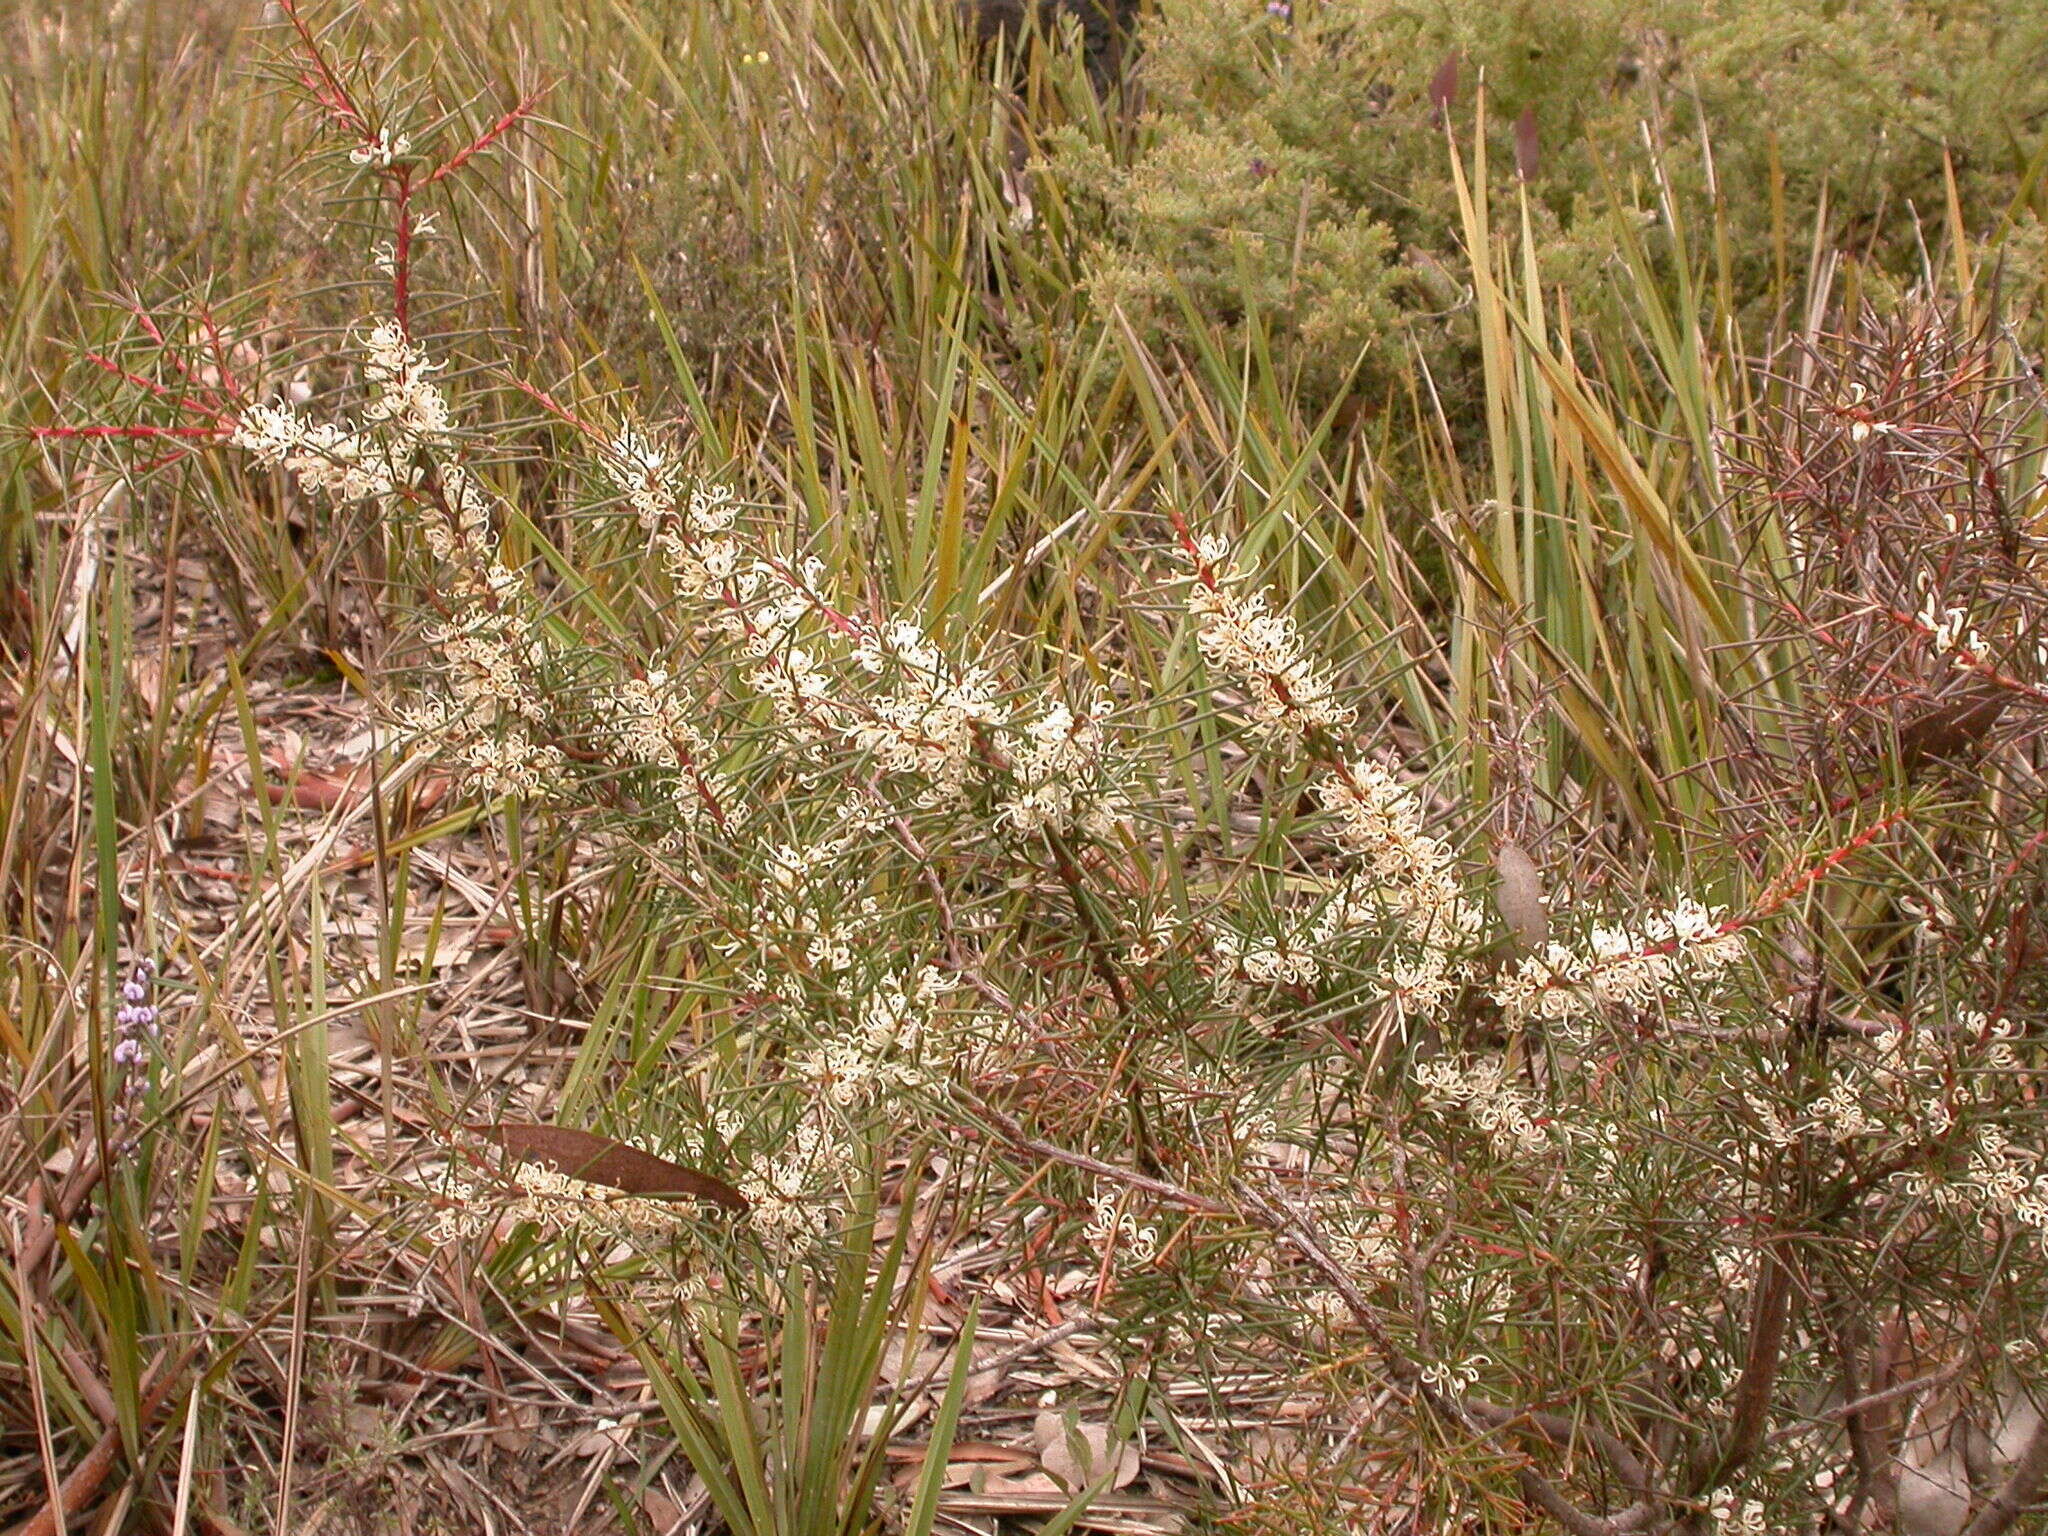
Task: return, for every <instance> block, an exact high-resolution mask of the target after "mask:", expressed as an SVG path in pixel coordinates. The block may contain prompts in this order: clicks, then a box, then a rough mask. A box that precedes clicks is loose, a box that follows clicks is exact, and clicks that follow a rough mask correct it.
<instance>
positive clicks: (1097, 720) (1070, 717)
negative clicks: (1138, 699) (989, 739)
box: [996, 695, 1128, 837]
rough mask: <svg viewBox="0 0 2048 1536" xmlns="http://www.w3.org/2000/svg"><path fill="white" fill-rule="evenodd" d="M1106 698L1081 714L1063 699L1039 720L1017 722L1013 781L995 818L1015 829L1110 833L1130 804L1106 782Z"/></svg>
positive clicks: (1057, 700)
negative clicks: (1076, 712)
mask: <svg viewBox="0 0 2048 1536" xmlns="http://www.w3.org/2000/svg"><path fill="white" fill-rule="evenodd" d="M1107 707H1108V701H1107V700H1106V699H1104V698H1103V697H1101V696H1100V695H1097V697H1096V698H1095V700H1094V702H1093V703H1092V705H1091V707H1090V709H1089V711H1088V712H1087V713H1085V714H1080V715H1077V714H1075V713H1074V712H1073V710H1071V709H1070V708H1068V707H1067V705H1066V703H1065V701H1063V700H1059V699H1055V700H1053V701H1052V702H1051V703H1049V704H1047V705H1046V707H1045V710H1044V712H1043V713H1042V714H1040V715H1039V716H1038V718H1037V719H1035V720H1032V721H1030V722H1029V723H1027V724H1024V725H1022V726H1019V727H1018V728H1017V730H1016V733H1015V734H1016V744H1015V746H1014V747H1013V748H1012V750H1011V753H1010V776H1011V784H1010V788H1009V791H1008V793H1007V794H1005V795H1004V796H1003V797H1002V800H1001V802H1000V803H999V804H998V806H997V808H996V819H997V820H998V821H1001V822H1005V823H1007V824H1008V825H1009V826H1011V827H1012V828H1014V829H1015V830H1016V831H1018V832H1021V833H1024V834H1027V835H1028V834H1030V833H1034V832H1053V833H1060V832H1068V831H1073V830H1079V831H1081V832H1084V833H1087V834H1088V835H1090V836H1093V837H1107V836H1109V835H1110V834H1111V832H1112V831H1113V830H1114V829H1115V827H1116V823H1117V821H1118V819H1119V817H1120V816H1121V815H1122V813H1123V812H1124V810H1125V809H1126V808H1127V804H1128V802H1127V801H1126V798H1125V796H1124V794H1123V792H1122V791H1121V790H1120V789H1118V788H1117V787H1116V786H1114V785H1112V784H1110V783H1108V782H1107V781H1106V776H1107V769H1108V761H1107V753H1106V752H1105V750H1104V748H1105V742H1104V733H1103V728H1102V719H1101V717H1102V715H1103V714H1104V713H1105V712H1106V710H1107Z"/></svg>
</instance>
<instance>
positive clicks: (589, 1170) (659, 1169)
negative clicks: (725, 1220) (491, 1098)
mask: <svg viewBox="0 0 2048 1536" xmlns="http://www.w3.org/2000/svg"><path fill="white" fill-rule="evenodd" d="M477 1130H478V1132H479V1133H480V1134H481V1135H483V1136H485V1137H486V1138H488V1139H489V1140H492V1141H495V1142H496V1143H497V1144H498V1145H499V1146H501V1147H503V1148H504V1149H505V1150H506V1151H507V1152H509V1153H511V1154H512V1155H513V1156H514V1157H521V1158H526V1159H528V1160H530V1161H532V1162H536V1163H542V1164H545V1165H546V1166H547V1167H550V1168H552V1169H554V1170H555V1171H556V1172H557V1173H565V1174H567V1175H569V1177H570V1178H572V1179H582V1180H584V1181H585V1182H586V1183H590V1184H603V1185H606V1186H607V1187H609V1188H611V1189H616V1190H619V1191H621V1192H622V1193H625V1194H628V1195H646V1196H652V1197H655V1198H660V1197H663V1196H671V1195H689V1196H691V1197H693V1198H695V1199H698V1200H708V1201H710V1202H711V1203H712V1204H713V1205H721V1206H724V1207H725V1208H726V1209H727V1210H729V1211H744V1210H746V1208H747V1197H746V1196H745V1195H743V1194H741V1193H740V1192H739V1191H738V1190H736V1189H734V1188H733V1187H732V1186H731V1185H730V1184H727V1183H726V1182H724V1181H723V1180H722V1179H714V1178H713V1177H711V1175H710V1174H708V1173H699V1172H697V1171H696V1170H695V1169H694V1168H685V1167H683V1165H682V1164H680V1163H672V1162H670V1161H669V1160H668V1159H667V1158H665V1157H656V1156H655V1155H654V1154H653V1153H652V1152H643V1151H641V1150H640V1149H639V1148H638V1147H629V1146H627V1145H626V1144H625V1143H624V1142H623V1141H618V1140H616V1139H614V1138H613V1137H610V1136H600V1135H598V1134H596V1133H595V1132H593V1131H578V1130H573V1129H571V1128H570V1127H569V1126H566V1125H525V1124H498V1125H485V1126H479V1127H477Z"/></svg>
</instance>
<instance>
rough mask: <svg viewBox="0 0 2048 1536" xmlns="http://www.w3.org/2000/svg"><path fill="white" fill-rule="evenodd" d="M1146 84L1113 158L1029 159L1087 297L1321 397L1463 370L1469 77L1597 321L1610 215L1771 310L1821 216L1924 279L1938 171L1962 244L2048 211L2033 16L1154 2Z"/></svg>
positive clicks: (1778, 3)
mask: <svg viewBox="0 0 2048 1536" xmlns="http://www.w3.org/2000/svg"><path fill="white" fill-rule="evenodd" d="M1139 79H1140V80H1141V82H1142V88H1141V93H1140V95H1139V97H1138V100H1139V102H1140V103H1141V113H1142V127H1141V130H1140V132H1139V133H1138V135H1137V136H1136V140H1135V143H1134V144H1133V145H1132V146H1131V147H1130V148H1129V150H1128V152H1123V151H1122V150H1121V149H1120V147H1119V146H1118V145H1115V144H1112V143H1107V142H1103V141H1100V140H1097V139H1091V138H1090V137H1089V136H1088V135H1087V134H1086V133H1084V132H1082V131H1081V130H1079V129H1074V128H1069V129H1066V130H1064V131H1062V132H1061V133H1059V134H1058V135H1056V136H1055V137H1054V138H1053V141H1052V147H1051V152H1050V154H1049V157H1048V159H1049V164H1050V167H1051V170H1052V173H1053V174H1054V175H1055V176H1056V177H1058V178H1059V179H1061V180H1062V181H1063V182H1064V183H1065V184H1066V186H1067V189H1068V191H1069V194H1070V195H1071V196H1074V197H1077V198H1081V199H1085V200H1086V205H1087V206H1088V207H1090V208H1092V210H1093V217H1092V219H1090V220H1088V221H1087V222H1086V224H1085V227H1086V229H1087V231H1088V233H1089V236H1090V245H1089V251H1088V256H1087V259H1086V265H1087V271H1088V280H1089V282H1090V285H1091V291H1092V292H1093V293H1094V295H1095V296H1096V297H1097V299H1098V300H1099V301H1100V302H1102V303H1103V304H1105V305H1111V304H1114V305H1120V306H1123V307H1124V308H1125V309H1127V310H1128V311H1129V312H1130V313H1131V314H1132V315H1133V317H1134V318H1137V319H1139V320H1140V321H1141V322H1142V323H1144V324H1146V325H1148V326H1149V327H1150V328H1152V330H1153V331H1154V332H1155V333H1156V334H1158V335H1162V336H1169V337H1171V336H1179V335H1183V334H1184V333H1185V327H1186V325H1187V324H1188V323H1189V321H1188V318H1187V317H1186V316H1185V315H1184V313H1183V309H1182V305H1183V303H1191V304H1192V305H1193V307H1194V309H1195V311H1196V312H1197V313H1198V314H1200V315H1201V316H1202V317H1203V319H1205V320H1208V321H1211V322H1216V323H1221V324H1223V325H1225V326H1228V327H1235V328H1239V329H1240V330H1246V328H1247V327H1248V328H1249V329H1248V330H1246V334H1252V335H1256V334H1259V333H1260V332H1261V331H1265V332H1270V334H1271V344H1272V345H1273V346H1274V347H1275V349H1276V350H1278V351H1279V352H1281V353H1282V354H1283V356H1284V359H1285V367H1286V369H1287V371H1288V372H1289V373H1290V375H1294V374H1298V375H1299V376H1300V377H1301V378H1302V380H1303V381H1304V384H1305V385H1306V386H1307V387H1308V388H1309V389H1310V391H1311V392H1312V393H1322V394H1325V395H1326V394H1327V393H1328V391H1329V390H1330V388H1332V387H1333V385H1334V384H1335V383H1336V382H1338V381H1340V380H1341V379H1343V378H1344V377H1345V376H1346V375H1347V372H1348V371H1349V370H1350V369H1352V368H1353V367H1354V365H1355V364H1356V363H1357V362H1358V360H1359V356H1360V354H1361V352H1362V351H1367V350H1369V351H1370V354H1371V355H1370V358H1369V361H1368V367H1367V371H1366V374H1365V382H1366V387H1367V388H1368V390H1369V391H1372V392H1374V393H1379V392H1384V391H1385V390H1386V389H1387V388H1389V387H1391V386H1392V385H1393V384H1394V383H1395V381H1397V380H1398V379H1399V378H1400V377H1401V374H1402V370H1403V369H1404V367H1405V365H1406V358H1407V356H1408V355H1409V353H1410V351H1411V349H1416V348H1420V349H1421V350H1422V351H1423V352H1424V353H1425V354H1426V355H1428V356H1430V357H1431V358H1432V359H1434V360H1435V361H1436V362H1437V363H1438V364H1439V366H1444V365H1447V364H1448V365H1449V366H1452V367H1454V368H1455V366H1456V365H1455V362H1454V359H1455V358H1456V357H1457V356H1459V355H1460V353H1461V349H1462V347H1463V346H1466V345H1469V342H1470V339H1471V326H1470V316H1469V314H1468V313H1467V312H1465V309H1464V306H1463V304H1462V303H1461V299H1462V297H1463V296H1462V294H1461V291H1460V286H1459V284H1458V283H1457V282H1456V281H1455V280H1454V279H1453V278H1452V276H1451V273H1450V269H1449V266H1448V265H1447V263H1446V261H1445V253H1446V252H1447V250H1448V249H1450V248H1451V246H1452V245H1453V244H1454V242H1455V240H1456V238H1457V234H1458V209H1457V202H1456V198H1455V196H1454V193H1453V188H1452V184H1451V179H1450V176H1449V174H1448V168H1447V158H1446V155H1445V150H1444V135H1445V130H1446V125H1447V123H1448V124H1449V125H1451V126H1453V127H1454V129H1455V131H1456V132H1458V133H1460V134H1463V133H1467V132H1469V125H1470V123H1471V120H1472V111H1471V107H1472V102H1473V99H1474V93H1475V89H1476V88H1477V83H1478V82H1480V81H1483V82H1484V88H1485V94H1486V100H1487V118H1486V131H1487V134H1488V137H1489V139H1490V161H1491V164H1492V165H1493V166H1494V168H1495V176H1496V179H1497V180H1499V181H1501V182H1503V183H1505V182H1506V180H1507V179H1508V178H1509V177H1512V176H1515V175H1517V174H1519V173H1518V170H1517V154H1516V148H1517V139H1518V124H1520V125H1523V126H1522V128H1521V129H1520V130H1519V135H1520V136H1521V137H1522V138H1523V144H1522V148H1523V152H1524V155H1525V156H1526V155H1527V154H1528V152H1529V151H1531V150H1533V162H1534V163H1533V165H1526V164H1525V165H1524V166H1523V169H1524V170H1527V171H1531V172H1533V174H1531V175H1530V177H1529V183H1528V184H1529V189H1530V193H1531V201H1532V221H1533V226H1534V228H1535V229H1536V231H1537V234H1538V237H1539V238H1538V242H1537V255H1538V259H1539V261H1540V264H1541V270H1542V272H1543V275H1544V278H1545V280H1546V282H1547V283H1551V284H1557V285H1560V286H1561V287H1562V288H1563V289H1564V291H1565V293H1566V294H1567V296H1568V298H1569V300H1570V302H1571V303H1572V304H1573V305H1574V307H1576V308H1579V309H1581V310H1587V311H1606V312H1609V313H1611V311H1612V306H1611V302H1610V297H1609V292H1608V289H1607V279H1608V278H1610V277H1611V276H1612V273H1613V254H1614V250H1615V245H1616V229H1615V227H1614V225H1615V221H1616V220H1646V221H1651V222H1655V221H1659V220H1668V219H1671V218H1674V217H1676V218H1682V219H1684V220H1685V221H1687V222H1689V223H1692V224H1695V225H1697V226H1699V227H1702V228H1712V229H1713V230H1714V231H1715V234H1716V238H1717V240H1718V242H1719V243H1720V251H1719V256H1720V260H1721V262H1722V271H1721V273H1720V280H1721V281H1722V283H1723V284H1724V285H1725V286H1726V289H1727V292H1726V295H1725V300H1726V302H1728V303H1729V304H1730V305H1731V306H1732V307H1734V308H1737V309H1740V310H1743V311H1745V312H1749V311H1753V310H1755V311H1760V312H1762V313H1763V314H1766V315H1767V314H1768V313H1769V311H1770V309H1771V308H1772V307H1773V306H1776V305H1779V304H1782V303H1783V302H1784V301H1785V300H1786V299H1787V298H1788V297H1789V295H1788V294H1787V292H1786V290H1785V277H1786V272H1787V270H1788V263H1789V262H1790V260H1791V258H1792V257H1793V256H1796V255H1797V254H1799V253H1800V251H1799V248H1800V247H1802V246H1803V244H1804V242H1806V241H1807V240H1808V239H1809V238H1811V236H1812V233H1813V231H1814V230H1815V229H1816V228H1817V227H1820V228H1824V229H1825V231H1826V235H1825V238H1826V239H1828V240H1831V241H1840V242H1841V243H1842V244H1844V245H1845V246H1849V247H1851V248H1854V249H1857V250H1859V251H1865V252H1868V253H1871V254H1873V255H1875V256H1876V257H1877V259H1878V261H1879V262H1880V264H1881V265H1882V266H1883V267H1885V268H1887V269H1889V270H1893V271H1908V270H1911V269H1913V268H1914V267H1916V266H1917V264H1918V261H1919V251H1920V247H1919V245H1918V244H1917V243H1916V238H1915V228H1916V223H1924V221H1927V220H1937V219H1939V217H1940V216H1941V212H1942V210H1943V208H1944V206H1945V202H1946V190H1945V183H1944V168H1943V156H1944V153H1945V152H1946V153H1947V154H1948V155H1949V156H1950V157H1951V158H1952V160H1953V163H1954V166H1955V173H1956V180H1957V186H1958V190H1959V193H1960V197H1961V203H1962V209H1963V213H1964V219H1965V222H1966V224H1968V225H1969V226H1970V227H1971V228H1972V229H1973V230H1977V231H1983V230H1986V229H1988V228H1990V227H1991V226H1992V225H1993V224H1995V223H1997V222H1998V221H2000V220H2002V219H2006V218H2013V219H2018V220H2021V221H2023V222H2025V223H2028V224H2030V225H2031V224H2038V222H2039V219H2040V216H2041V213H2042V211H2043V209H2044V207H2048V202H2044V200H2043V198H2044V190H2048V189H2044V187H2043V185H2042V181H2041V174H2040V173H2041V169H2042V166H2043V164H2044V157H2048V133H2044V127H2048V16H2044V14H2043V13H2042V12H2041V11H2040V10H2039V9H2038V8H2034V7H2014V6H2006V5H1998V4H1991V3H1985V4H1966V5H1954V4H1938V5H1920V4H1903V3H1895V0H1869V3H1855V0H1850V3H1838V4H1831V5H1825V6H1816V5H1810V4H1800V3H1792V0H1738V3H1731V4H1718V5H1708V4H1702V3H1700V0H1656V3H1651V4H1648V5H1645V4H1641V3H1638V0H1589V3H1585V4H1574V5H1569V6H1556V5H1544V4H1532V3H1518V4H1511V5H1498V6H1491V5H1464V4H1449V3H1433V4H1412V3H1405V0H1398V3H1397V0H1304V3H1303V4H1300V5H1296V6H1294V7H1293V8H1292V15H1291V17H1290V16H1282V15H1276V14H1274V13H1273V12H1272V11H1271V10H1270V9H1269V8H1268V7H1266V6H1264V5H1262V4H1260V3H1258V0H1229V3H1223V4H1216V3H1212V0H1162V3H1161V4H1160V6H1159V7H1158V9H1157V11H1156V12H1155V13H1154V14H1153V16H1152V17H1151V19H1150V20H1149V22H1148V23H1147V25H1146V28H1145V51H1144V56H1143V64H1142V66H1141V67H1140V69H1139ZM1729 189H1739V190H1738V191H1736V192H1734V193H1733V195H1730V192H1729ZM2023 280H2024V278H2023ZM1453 387H1455V388H1457V389H1458V390H1459V392H1460V393H1461V394H1464V393H1466V392H1467V391H1468V390H1469V386H1468V385H1467V384H1466V382H1465V381H1464V380H1463V379H1458V380H1454V381H1453Z"/></svg>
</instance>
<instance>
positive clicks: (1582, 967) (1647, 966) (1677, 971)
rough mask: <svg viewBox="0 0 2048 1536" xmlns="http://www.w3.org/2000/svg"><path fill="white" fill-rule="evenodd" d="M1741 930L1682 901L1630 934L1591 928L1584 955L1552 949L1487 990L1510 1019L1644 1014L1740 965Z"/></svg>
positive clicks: (1627, 929) (1619, 928)
mask: <svg viewBox="0 0 2048 1536" xmlns="http://www.w3.org/2000/svg"><path fill="white" fill-rule="evenodd" d="M1746 949H1747V945H1746V943H1745V940H1744V934H1743V931H1742V929H1741V927H1740V926H1739V925H1738V924H1736V923H1735V922H1734V921H1732V920H1730V919H1729V918H1727V917H1726V916H1725V915H1724V914H1723V913H1722V912H1721V911H1720V910H1719V909H1717V908H1712V907H1707V906H1703V905H1701V904H1700V903H1699V902H1696V901H1693V900H1691V899H1689V898H1688V899H1684V900H1681V901H1679V903H1678V904H1677V905H1676V906H1674V907H1673V908H1672V909H1671V910H1670V911H1669V912H1667V913H1662V914H1659V915H1657V916H1653V917H1652V918H1650V920H1649V921H1648V922H1646V923H1643V924H1640V925H1637V926H1633V927H1631V926H1627V925H1620V924H1617V925H1596V926H1595V927H1594V928H1593V930H1592V933H1591V935H1590V937H1589V938H1588V940H1587V943H1586V947H1585V948H1584V949H1583V950H1574V949H1571V948H1569V947H1568V946H1566V945H1563V944H1551V945H1548V946H1546V947H1545V949H1544V951H1543V952H1542V953H1541V954H1536V955H1527V956H1524V957H1523V959H1522V961H1521V963H1520V964H1519V965H1517V966H1516V967H1515V968H1514V969H1513V970H1511V971H1509V972H1507V973H1505V974H1504V975H1503V976H1502V977H1501V979H1500V981H1499V982H1498V984H1497V985H1496V986H1495V988H1494V1001H1495V1002H1496V1003H1497V1004H1498V1005H1499V1006H1500V1010H1501V1012H1502V1013H1503V1014H1505V1015H1506V1016H1507V1017H1508V1018H1509V1019H1512V1020H1521V1019H1531V1018H1537V1019H1570V1018H1573V1017H1576V1016H1579V1015H1583V1014H1586V1013H1589V1012H1592V1011H1595V1010H1597V1009H1600V1008H1603V1007H1625V1008H1637V1009H1646V1008H1650V1007H1653V1006H1655V1005H1656V1004H1658V1003H1661V1002H1665V1001H1668V1000H1670V999H1672V998H1674V997H1676V996H1679V995H1681V994H1682V992H1683V991H1684V990H1685V989H1698V988H1700V987H1703V986H1705V985H1706V984H1707V983H1709V982H1711V981H1712V980H1713V979H1714V978H1716V977H1718V976H1719V975H1721V974H1722V973H1723V972H1725V971H1727V970H1728V969H1729V968H1730V967H1732V966H1733V965H1735V964H1736V962H1737V961H1739V960H1740V959H1741V958H1742V957H1743V955H1744V953H1745V951H1746Z"/></svg>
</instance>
